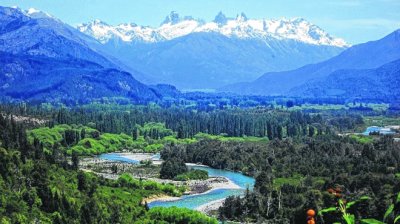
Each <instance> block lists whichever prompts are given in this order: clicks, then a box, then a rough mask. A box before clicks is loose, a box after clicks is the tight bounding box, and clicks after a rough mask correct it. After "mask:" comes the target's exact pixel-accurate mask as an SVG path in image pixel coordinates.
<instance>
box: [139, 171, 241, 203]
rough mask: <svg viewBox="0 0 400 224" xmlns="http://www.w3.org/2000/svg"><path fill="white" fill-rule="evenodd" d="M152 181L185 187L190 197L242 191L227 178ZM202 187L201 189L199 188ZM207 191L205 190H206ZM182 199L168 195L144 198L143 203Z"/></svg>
mask: <svg viewBox="0 0 400 224" xmlns="http://www.w3.org/2000/svg"><path fill="white" fill-rule="evenodd" d="M151 180H154V181H157V182H160V183H172V184H175V185H185V186H187V187H188V188H189V191H186V192H185V193H184V194H185V195H188V196H197V195H204V194H208V193H210V192H212V191H214V190H219V189H241V187H240V186H238V185H237V184H235V183H233V181H231V180H229V179H228V178H226V177H211V178H209V179H207V180H189V181H173V180H165V179H157V178H151ZM199 185H200V187H199ZM204 189H205V190H204ZM180 199H181V198H180V197H172V196H168V195H164V194H163V195H152V196H150V197H148V198H144V199H143V201H142V203H143V204H144V203H145V202H147V203H151V202H155V201H162V202H168V201H178V200H180Z"/></svg>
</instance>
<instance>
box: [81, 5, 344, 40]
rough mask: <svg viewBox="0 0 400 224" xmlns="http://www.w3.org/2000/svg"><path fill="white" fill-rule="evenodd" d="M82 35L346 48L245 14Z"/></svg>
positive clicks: (310, 29)
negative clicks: (200, 36) (210, 36)
mask: <svg viewBox="0 0 400 224" xmlns="http://www.w3.org/2000/svg"><path fill="white" fill-rule="evenodd" d="M78 29H79V30H80V31H81V32H84V33H86V34H89V35H91V36H93V37H95V38H96V39H98V40H99V41H101V42H102V43H107V42H108V41H110V40H112V39H113V38H119V39H121V40H122V41H125V42H136V41H141V42H148V43H154V42H160V41H167V40H172V39H175V38H178V37H182V36H186V35H188V34H191V33H199V32H214V33H219V34H222V35H224V36H226V37H236V38H240V39H258V40H268V38H276V39H291V40H297V41H301V42H304V43H308V44H315V45H327V46H335V47H347V46H348V44H347V43H346V42H345V41H344V40H343V39H340V38H334V37H331V36H330V35H329V34H328V33H326V32H325V31H324V30H322V29H321V28H319V27H318V26H316V25H313V24H311V23H310V22H308V21H306V20H305V19H302V18H294V19H277V20H269V19H248V18H247V16H246V15H245V14H244V13H241V14H239V15H237V16H236V18H227V17H226V16H225V15H224V14H223V13H222V12H220V13H218V15H217V16H216V17H215V19H214V20H213V21H211V22H204V21H203V20H199V19H194V18H193V17H190V16H185V17H183V18H182V17H180V16H179V14H178V13H176V12H171V14H170V15H169V16H167V17H166V18H165V20H164V22H163V23H161V25H160V26H159V27H156V28H152V27H148V26H140V25H137V24H134V23H127V24H119V25H117V26H111V25H108V24H106V23H104V22H101V21H100V20H95V21H93V22H90V23H87V24H82V25H80V26H78Z"/></svg>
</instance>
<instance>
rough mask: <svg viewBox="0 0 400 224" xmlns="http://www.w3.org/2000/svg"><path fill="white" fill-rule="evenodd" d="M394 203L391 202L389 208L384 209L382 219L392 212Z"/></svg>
mask: <svg viewBox="0 0 400 224" xmlns="http://www.w3.org/2000/svg"><path fill="white" fill-rule="evenodd" d="M393 209H394V204H391V205H390V206H389V208H388V209H387V210H386V212H385V215H384V216H383V220H386V219H387V217H388V216H389V215H390V214H391V213H392V212H393Z"/></svg>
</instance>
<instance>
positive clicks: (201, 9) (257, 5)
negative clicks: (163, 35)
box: [0, 0, 400, 44]
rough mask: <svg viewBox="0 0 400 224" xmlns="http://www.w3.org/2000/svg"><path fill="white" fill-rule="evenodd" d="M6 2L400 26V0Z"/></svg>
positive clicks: (120, 15)
mask: <svg viewBox="0 0 400 224" xmlns="http://www.w3.org/2000/svg"><path fill="white" fill-rule="evenodd" d="M0 5H2V6H18V7H20V8H22V9H28V8H31V7H33V8H37V9H40V10H42V11H46V12H48V13H50V14H52V15H54V16H56V17H58V18H59V19H61V20H63V21H64V22H67V23H69V24H71V25H77V24H79V23H82V22H87V21H90V20H93V19H100V20H102V21H105V22H107V23H109V24H118V23H125V22H135V23H137V24H140V25H150V26H158V25H159V24H160V23H161V22H162V21H163V20H164V18H165V16H166V15H167V14H169V12H170V11H177V12H178V13H179V14H180V15H182V16H183V15H191V16H193V17H195V18H201V19H204V20H206V21H210V20H212V19H213V18H214V17H215V15H216V14H217V13H218V12H219V11H222V12H224V13H225V14H226V15H227V16H229V17H234V16H236V14H238V13H241V12H244V13H245V14H246V15H247V17H249V18H275V19H277V18H282V17H287V18H291V17H303V18H305V19H307V20H309V21H310V22H312V23H314V24H316V25H318V26H320V27H321V28H323V29H324V30H326V31H327V32H328V33H330V34H332V35H334V36H336V37H341V38H344V39H345V40H346V41H348V42H349V43H352V44H356V43H361V42H366V41H369V40H375V39H379V38H381V37H383V36H385V35H386V34H389V33H390V32H392V31H394V30H395V29H399V28H400V0H2V1H1V2H0Z"/></svg>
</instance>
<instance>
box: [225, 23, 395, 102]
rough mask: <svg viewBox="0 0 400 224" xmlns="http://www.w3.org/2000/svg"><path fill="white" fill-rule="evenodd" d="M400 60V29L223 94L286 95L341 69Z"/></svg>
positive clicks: (367, 66)
mask: <svg viewBox="0 0 400 224" xmlns="http://www.w3.org/2000/svg"><path fill="white" fill-rule="evenodd" d="M399 58H400V30H397V31H395V32H393V33H391V34H389V35H387V36H386V37H384V38H382V39H380V40H377V41H371V42H367V43H364V44H359V45H356V46H353V47H350V48H349V49H347V50H345V51H344V52H342V53H341V54H339V55H338V56H336V57H333V58H331V59H329V60H326V61H324V62H321V63H317V64H311V65H306V66H304V67H301V68H299V69H295V70H291V71H284V72H271V73H266V74H264V75H263V76H261V77H260V78H258V79H256V80H255V81H253V82H249V83H236V84H233V85H229V86H225V87H223V88H221V89H220V91H226V92H237V93H242V94H259V95H283V94H286V93H288V91H289V90H290V89H292V88H294V87H297V86H300V85H302V84H305V83H306V82H308V81H310V80H313V79H318V78H323V77H326V76H328V75H329V74H331V73H332V72H334V71H336V70H340V69H373V68H377V67H379V66H382V65H384V64H386V63H389V62H391V61H394V60H397V59H399Z"/></svg>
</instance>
